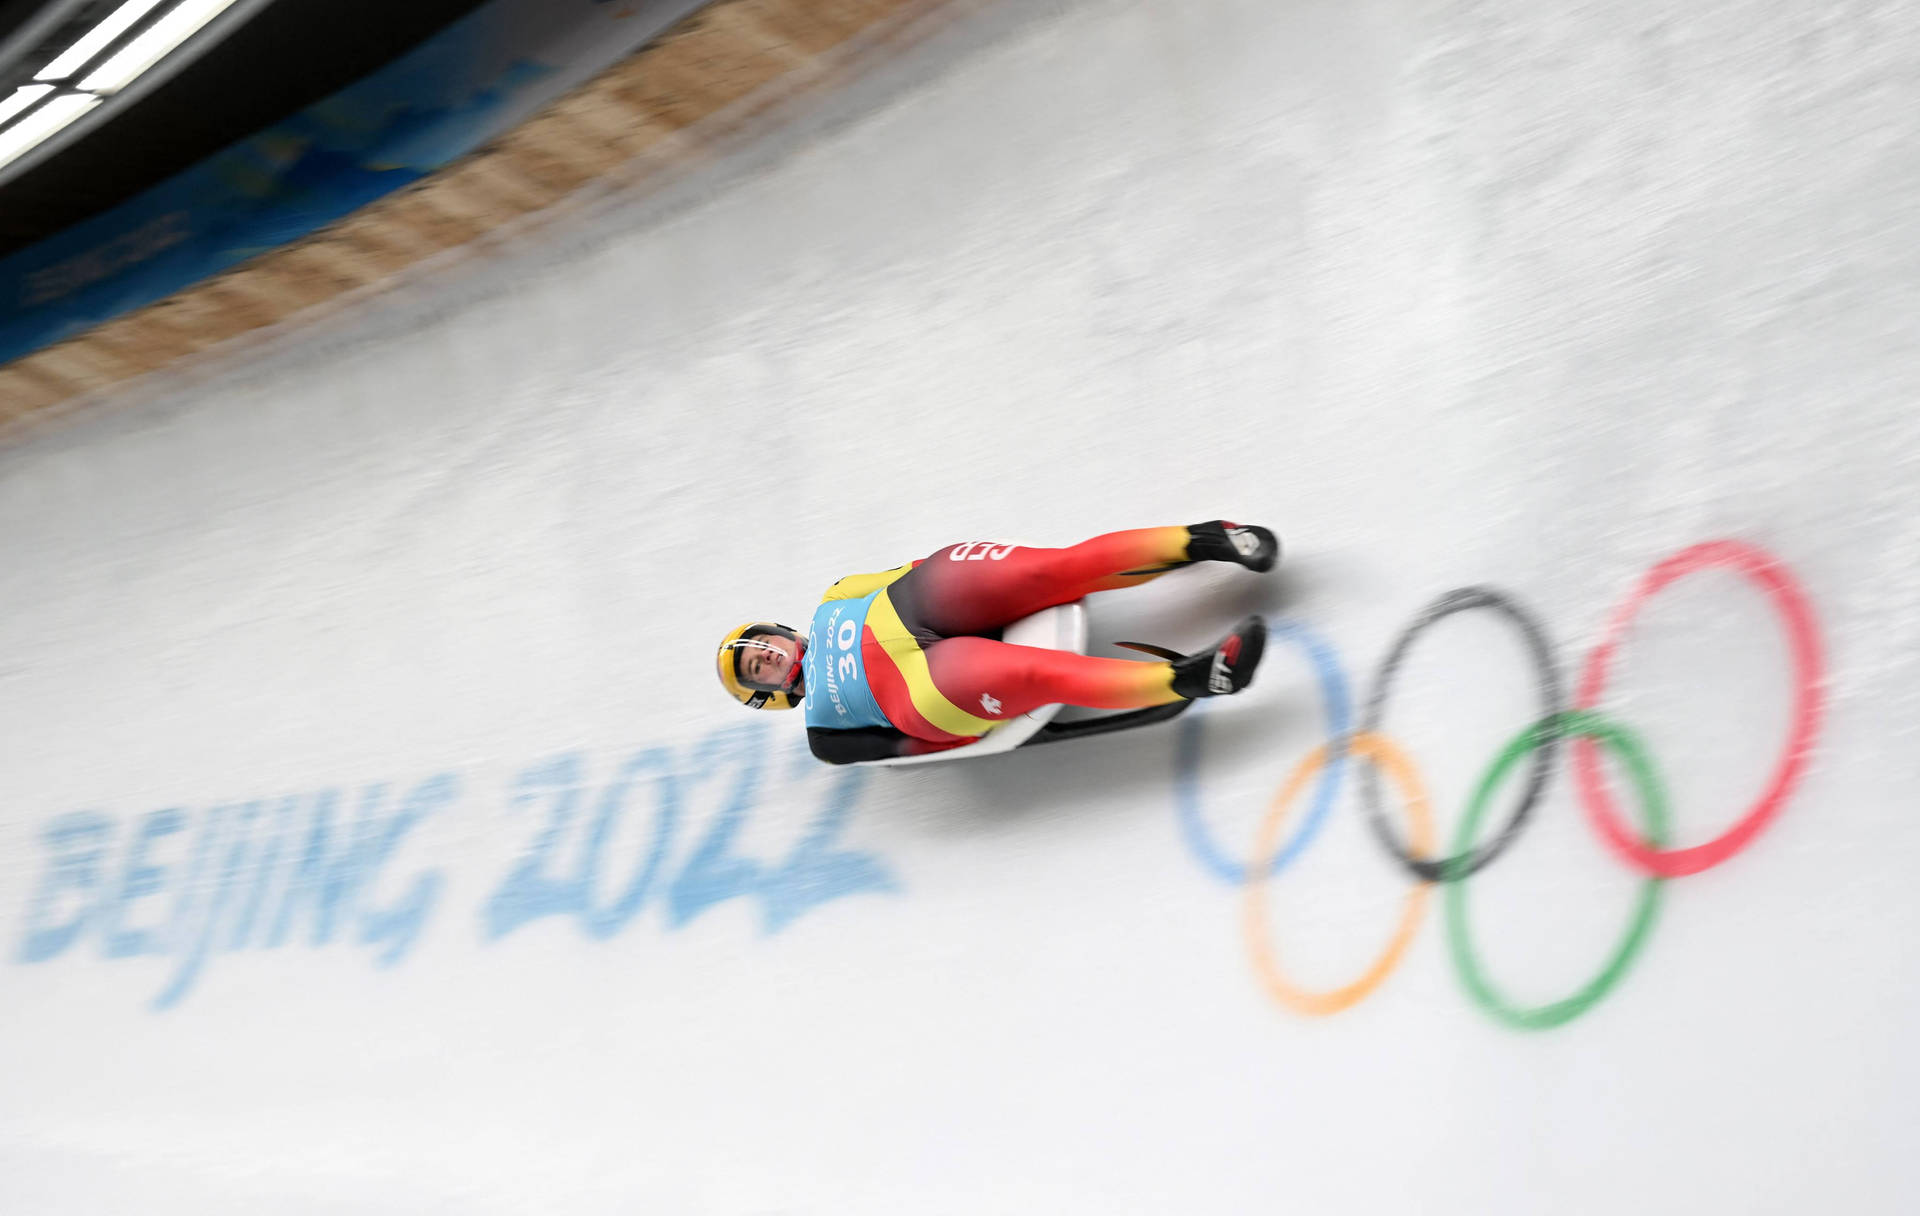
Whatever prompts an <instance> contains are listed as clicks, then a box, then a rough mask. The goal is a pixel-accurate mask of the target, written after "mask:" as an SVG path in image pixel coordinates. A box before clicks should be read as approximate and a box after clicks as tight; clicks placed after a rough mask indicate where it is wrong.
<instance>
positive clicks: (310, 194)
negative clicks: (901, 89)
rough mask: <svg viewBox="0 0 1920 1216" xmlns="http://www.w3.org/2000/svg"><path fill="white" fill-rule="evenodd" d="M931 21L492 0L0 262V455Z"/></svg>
mask: <svg viewBox="0 0 1920 1216" xmlns="http://www.w3.org/2000/svg"><path fill="white" fill-rule="evenodd" d="M943 7H947V5H945V4H943V2H942V0H852V2H850V3H839V4H833V5H827V6H820V5H808V4H800V3H796V2H793V0H720V2H719V3H713V4H702V3H700V0H644V2H642V3H638V4H626V5H611V4H608V3H606V2H605V0H572V2H571V3H569V4H568V5H566V6H565V7H564V8H556V7H555V6H552V5H541V4H537V3H532V2H531V0H496V2H495V3H494V4H491V5H488V6H485V7H483V8H481V9H479V10H477V11H476V12H475V13H473V14H471V15H470V16H468V17H466V18H464V19H462V20H461V21H459V22H457V23H455V25H454V26H452V27H450V28H449V29H448V30H447V31H445V32H443V33H442V34H440V35H439V36H437V37H436V38H434V39H432V40H431V41H429V42H428V43H427V44H425V45H423V46H422V47H420V48H418V49H417V50H416V51H414V52H413V53H411V54H409V55H407V56H405V57H403V58H402V59H401V60H400V61H398V62H396V63H394V64H392V65H390V66H389V67H388V68H386V69H384V70H382V71H381V72H378V73H376V74H374V75H373V76H370V77H368V78H367V79H365V80H362V81H360V82H358V83H356V84H354V85H352V86H350V87H349V88H347V89H345V90H342V91H341V92H340V93H338V94H336V95H334V96H333V97H330V98H328V99H327V100H325V101H323V102H321V103H319V104H317V105H315V106H313V107H311V108H310V109H309V110H307V111H305V112H303V113H302V114H300V115H296V116H295V117H294V118H292V119H289V120H287V121H286V122H283V123H280V124H277V125H276V126H274V127H271V128H269V129H267V130H266V131H263V132H261V133H259V134H258V135H256V136H253V137H252V138H250V139H247V140H245V141H242V142H241V143H239V144H237V145H235V146H234V147H232V148H229V149H227V150H226V151H225V152H222V153H221V154H219V155H217V156H215V157H212V158H210V159H209V160H208V161H206V162H204V163H203V164H201V165H198V166H196V167H194V168H192V169H190V170H188V171H186V172H184V173H181V174H179V175H177V176H176V177H174V178H172V179H170V180H169V181H167V182H166V183H163V184H162V185H160V186H157V187H155V188H154V189H152V190H150V191H148V192H146V193H145V194H143V195H141V196H140V197H138V198H136V199H134V200H131V201H129V202H128V203H126V204H124V205H123V206H121V207H118V208H115V209H114V210H113V211H111V212H108V213H106V214H104V215H101V216H99V217H96V218H95V219H93V220H89V221H87V222H86V223H84V224H81V225H79V226H78V227H76V228H75V229H74V230H72V231H71V232H68V233H64V234H62V235H61V236H59V237H57V238H54V239H52V240H49V241H45V242H42V243H41V244H40V245H37V246H35V247H33V248H32V249H28V250H25V251H22V252H21V253H19V254H16V255H14V256H13V257H11V258H8V259H6V260H4V261H0V299H3V300H4V303H3V304H0V360H10V361H11V362H9V363H8V364H7V365H6V366H4V367H0V435H8V434H11V435H14V436H17V435H18V434H19V433H21V431H22V430H23V429H26V428H29V427H32V426H35V425H38V424H44V423H47V422H49V421H51V420H53V419H55V418H56V417H57V416H58V415H61V414H65V413H70V412H71V411H72V410H73V409H75V408H77V407H79V406H83V405H85V404H87V403H88V401H89V400H90V399H91V398H92V397H94V396H97V395H98V394H100V393H101V392H102V391H104V390H105V389H107V388H110V387H111V386H113V385H116V384H119V383H123V382H125V381H127V380H129V379H133V378H137V377H139V376H142V375H145V374H147V373H150V372H153V371H155V370H157V369H161V368H168V367H174V366H178V365H180V364H182V363H183V361H185V360H187V359H189V358H190V357H191V356H193V355H195V354H197V353H199V352H204V351H209V350H214V349H218V348H221V347H223V346H231V345H232V344H233V342H234V340H235V339H238V338H244V337H258V336H260V335H261V333H262V331H264V330H266V329H268V328H269V327H272V326H275V325H276V324H280V323H285V322H288V321H290V320H297V319H308V320H310V319H312V318H313V317H314V316H315V315H316V314H317V312H318V311H319V310H321V309H323V308H325V307H327V306H330V305H331V306H339V305H341V304H346V303H349V302H350V301H351V300H352V299H354V298H358V297H362V296H364V295H366V294H368V293H369V292H372V291H377V290H381V289H384V288H387V287H390V286H391V285H392V283H393V282H394V280H395V279H396V278H400V277H404V275H405V274H406V273H407V272H408V271H409V270H410V269H411V268H413V267H415V266H417V265H418V264H420V263H421V262H423V261H426V260H429V259H433V260H444V259H445V257H446V255H447V254H449V253H450V252H452V251H456V250H459V249H461V248H463V247H468V246H471V245H472V244H473V243H475V242H480V241H483V240H485V239H487V238H490V237H493V236H496V235H497V234H499V233H501V232H503V231H505V230H506V229H508V228H509V226H516V227H524V226H525V225H526V223H527V222H528V220H529V218H530V217H533V216H536V215H539V214H542V213H546V212H549V211H551V209H552V208H553V207H555V205H556V204H560V203H563V202H567V201H570V200H572V199H573V198H574V196H575V195H576V194H577V193H578V192H579V191H580V189H581V188H582V187H583V186H586V185H589V184H593V183H596V182H597V183H601V184H602V185H603V186H605V185H611V184H613V183H615V182H616V181H617V182H619V183H620V184H621V185H623V186H625V187H627V188H631V187H632V186H633V184H634V179H636V178H641V177H646V178H651V179H653V180H656V181H658V180H672V178H673V177H674V176H675V175H676V174H678V173H681V172H684V171H685V170H686V168H687V167H688V165H689V164H690V163H692V162H695V161H697V160H698V159H699V158H700V157H703V156H708V155H712V154H713V153H714V152H715V151H716V149H717V146H718V145H719V144H720V143H721V142H722V141H723V140H725V139H727V138H729V137H734V136H737V135H738V134H739V133H740V131H741V129H742V128H743V126H744V125H745V124H747V123H748V122H749V121H750V120H753V119H755V118H759V117H762V116H764V115H765V114H766V113H767V112H768V111H769V110H771V109H773V108H774V107H776V106H778V105H780V104H781V103H783V102H791V101H792V99H793V98H794V97H795V96H796V95H798V94H804V93H806V92H808V91H817V90H819V89H820V88H822V87H824V86H826V85H830V84H832V83H833V82H834V81H836V80H838V79H841V78H844V77H846V76H847V75H848V74H849V73H852V72H856V71H858V70H859V68H860V66H861V65H862V64H863V63H866V62H869V61H872V60H873V59H875V58H876V57H884V55H885V54H886V53H887V51H888V49H889V48H893V47H897V46H899V45H903V44H904V43H906V42H908V41H911V39H912V38H913V37H916V36H920V35H921V34H923V33H924V31H925V29H926V28H929V26H930V22H929V21H928V16H929V14H931V13H937V12H938V11H939V10H941V9H942V8H943ZM696 8H698V9H701V10H702V11H700V12H698V13H696V14H694V15H693V16H691V17H689V16H687V14H688V13H690V12H692V10H694V9H696ZM681 18H685V19H684V20H681ZM668 27H671V28H668ZM663 29H664V30H665V33H661V31H662V30H663ZM655 35H659V36H658V37H655ZM643 42H645V43H648V45H647V46H646V48H645V49H644V50H642V51H640V52H639V53H637V54H634V55H632V56H631V57H630V58H627V59H626V60H625V61H624V62H622V63H620V64H619V65H618V66H617V67H615V68H613V69H612V70H610V71H607V72H606V73H604V74H602V75H600V76H599V77H597V78H596V79H594V80H593V81H592V82H591V83H590V84H588V85H587V86H585V87H582V88H580V89H577V90H574V91H572V92H570V93H566V96H564V97H563V98H562V99H561V100H560V101H558V102H557V103H555V104H554V105H552V106H550V107H547V108H546V109H545V110H543V111H542V112H541V113H540V114H538V115H537V116H536V117H534V118H533V119H531V120H530V121H526V122H520V120H521V119H522V118H525V117H526V115H527V114H528V113H529V112H530V111H532V110H534V109H537V108H539V107H540V106H541V105H542V104H543V103H545V102H547V101H549V100H551V99H552V98H554V97H555V96H557V95H559V94H561V93H564V92H566V90H568V89H570V88H571V87H572V86H573V85H575V84H577V83H578V82H579V81H580V80H581V79H582V78H584V77H586V76H589V75H592V74H593V73H594V72H597V71H598V70H599V69H600V68H602V67H604V66H605V65H606V64H607V63H608V62H610V61H612V60H614V59H618V58H620V57H621V56H622V55H625V54H626V52H628V51H630V50H632V49H633V48H634V47H635V46H636V45H639V44H641V43H643ZM516 123H517V124H518V125H517V126H516V125H515V124H516ZM508 128H512V130H511V133H510V134H508V135H506V136H505V137H504V138H501V139H498V140H495V141H494V142H492V143H490V144H488V145H487V146H485V147H484V148H482V149H481V150H480V151H479V152H478V153H475V154H473V155H465V154H466V153H469V152H471V151H472V150H473V149H474V147H475V146H476V145H477V144H480V143H481V142H482V141H484V140H487V139H489V138H490V137H492V136H494V135H496V134H498V133H499V132H501V131H502V130H506V129H508ZM456 158H459V159H458V160H457V163H456V164H455V166H454V167H453V168H451V169H447V168H445V166H447V165H448V164H449V162H454V161H456ZM422 179H424V180H422ZM416 181H420V182H421V184H420V185H417V186H414V187H412V188H410V189H409V188H407V186H408V183H412V182H416ZM396 191H398V192H399V193H398V194H397V195H396V196H395V197H393V198H392V199H390V200H389V201H387V202H384V203H378V204H375V205H372V206H368V204H369V203H372V201H373V200H375V199H379V198H381V197H382V196H386V195H390V194H394V193H395V192H396ZM353 213H357V214H353ZM350 214H351V218H349V219H347V220H346V221H345V222H342V223H337V224H332V227H329V228H326V230H325V231H324V232H323V233H322V234H321V235H320V236H318V237H315V238H313V239H305V240H303V239H301V238H305V237H306V236H307V234H309V233H311V232H313V231H314V230H315V229H320V228H322V227H323V226H325V225H328V224H330V223H332V222H333V221H335V220H338V219H340V217H341V216H345V215H350ZM279 247H286V248H284V249H283V250H282V251H281V252H277V253H276V252H272V251H273V250H275V249H276V248H279ZM236 263H244V265H242V266H241V267H240V269H238V270H236V271H233V272H232V273H228V274H224V275H218V277H216V278H214V279H213V281H212V282H210V283H207V284H206V285H204V286H201V287H191V286H189V285H190V284H193V283H195V282H197V281H199V280H202V279H206V278H208V277H209V276H215V275H217V274H218V272H219V271H222V270H225V269H226V268H227V267H230V266H234V265H235V264H236ZM182 288H185V290H180V289H182ZM175 292H177V293H178V294H170V293H175ZM161 296H168V298H166V299H159V297H161ZM156 300H158V302H157V303H156V302H154V301H156ZM142 306H146V307H142ZM127 314H131V315H127ZM116 317H118V318H123V319H120V320H112V319H111V318H116ZM77 333H84V336H83V337H79V338H76V339H72V340H69V341H65V342H59V343H57V344H56V345H53V346H52V347H51V348H50V349H45V350H41V351H40V353H38V354H31V355H29V354H26V352H30V351H33V350H35V349H36V348H41V347H45V346H47V344H48V343H53V342H56V340H57V339H60V338H62V337H66V336H68V335H72V334H77ZM23 355H25V356H26V357H24V358H23V357H21V356H23Z"/></svg>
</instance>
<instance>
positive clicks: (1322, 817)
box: [1173, 621, 1353, 886]
mask: <svg viewBox="0 0 1920 1216" xmlns="http://www.w3.org/2000/svg"><path fill="white" fill-rule="evenodd" d="M1271 630H1272V632H1271V636H1272V637H1276V638H1285V639H1286V640H1287V641H1290V642H1292V643H1294V644H1295V645H1296V646H1298V647H1300V649H1301V650H1302V651H1304V652H1305V653H1306V656H1307V659H1308V660H1309V661H1310V662H1311V663H1312V664H1313V671H1314V675H1315V676H1316V677H1317V678H1318V679H1319V681H1320V701H1321V704H1322V705H1324V706H1325V707H1326V711H1327V726H1328V731H1327V733H1328V735H1329V742H1328V744H1327V748H1328V755H1327V764H1326V767H1325V768H1324V769H1322V770H1321V772H1320V784H1319V787H1318V789H1317V791H1316V792H1315V794H1314V797H1313V806H1312V808H1311V809H1310V810H1309V811H1308V812H1307V817H1306V818H1305V819H1304V820H1302V821H1301V824H1300V826H1299V827H1298V828H1296V829H1294V833H1293V837H1292V839H1290V840H1288V841H1287V843H1286V845H1285V846H1284V847H1282V848H1281V849H1280V851H1279V852H1277V853H1275V854H1274V855H1273V864H1272V865H1270V866H1268V867H1267V874H1268V876H1269V877H1271V876H1272V875H1275V874H1278V873H1279V872H1280V871H1282V870H1284V869H1286V868H1287V866H1288V865H1289V864H1291V863H1292V861H1293V859H1294V858H1295V857H1297V856H1299V854H1300V853H1301V852H1303V851H1304V850H1305V849H1306V847H1307V846H1308V845H1310V844H1312V843H1313V838H1314V837H1315V836H1317V835H1319V834H1320V828H1321V826H1322V825H1323V824H1325V823H1326V821H1327V816H1328V815H1330V814H1332V812H1333V804H1334V800H1335V799H1337V798H1338V797H1339V796H1340V782H1341V781H1342V780H1343V779H1344V777H1345V774H1346V771H1347V739H1348V737H1349V736H1350V735H1352V733H1353V706H1352V702H1351V698H1350V697H1349V696H1348V691H1347V677H1346V675H1345V674H1344V673H1343V672H1342V670H1341V667H1340V660H1339V657H1338V656H1337V655H1335V654H1334V652H1333V647H1331V646H1329V645H1328V644H1327V643H1326V641H1325V640H1324V639H1322V638H1321V637H1320V636H1319V635H1318V634H1316V633H1314V632H1313V631H1312V630H1310V629H1308V628H1307V627H1306V626H1304V625H1301V624H1298V623H1297V622H1294V621H1275V622H1273V624H1272V626H1271ZM1195 708H1196V709H1200V708H1204V706H1195ZM1202 727H1203V723H1202V722H1201V720H1200V715H1199V714H1192V713H1190V714H1188V715H1187V716H1186V718H1185V719H1184V720H1183V721H1182V722H1181V723H1180V734H1179V743H1178V745H1177V748H1176V750H1175V754H1174V776H1173V797H1174V803H1175V805H1176V806H1178V807H1179V810H1180V830H1181V832H1182V833H1184V834H1185V835H1186V838H1187V846H1188V847H1189V848H1190V849H1192V850H1193V852H1194V855H1195V856H1197V857H1199V858H1200V860H1201V861H1202V862H1204V863H1206V866H1207V868H1208V869H1210V870H1212V871H1213V872H1214V874H1215V875H1216V876H1218V877H1219V878H1220V879H1221V880H1222V881H1224V882H1228V883H1232V884H1234V885H1236V886H1238V885H1239V884H1241V883H1244V882H1246V881H1247V877H1248V876H1247V869H1248V867H1247V866H1246V865H1244V864H1243V863H1241V862H1237V861H1235V860H1233V858H1231V857H1229V856H1228V855H1227V854H1226V852H1225V851H1223V850H1222V849H1221V848H1220V847H1219V846H1218V845H1216V844H1215V843H1214V839H1213V835H1212V833H1210V832H1209V831H1208V830H1207V823H1206V816H1205V814H1204V813H1203V811H1202V809H1201V806H1200V758H1201V755H1200V741H1201V734H1202Z"/></svg>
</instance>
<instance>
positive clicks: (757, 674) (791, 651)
mask: <svg viewBox="0 0 1920 1216" xmlns="http://www.w3.org/2000/svg"><path fill="white" fill-rule="evenodd" d="M799 658H800V643H799V642H798V641H797V640H795V639H793V638H786V637H781V636H780V635H779V634H777V633H763V634H761V635H760V636H758V637H755V638H752V639H750V640H749V641H748V644H747V645H745V646H743V647H741V649H740V676H741V678H742V679H744V680H746V681H747V682H748V683H749V684H750V685H753V686H755V687H760V688H779V687H780V686H781V685H783V684H785V683H786V682H787V674H788V673H789V672H791V671H792V670H793V665H794V663H796V662H797V661H799Z"/></svg>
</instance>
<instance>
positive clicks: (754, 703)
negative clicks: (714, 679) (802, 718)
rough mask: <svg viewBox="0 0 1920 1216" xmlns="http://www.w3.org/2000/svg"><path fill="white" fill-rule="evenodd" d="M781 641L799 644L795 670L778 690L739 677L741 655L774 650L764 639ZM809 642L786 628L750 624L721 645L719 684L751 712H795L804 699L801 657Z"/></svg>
mask: <svg viewBox="0 0 1920 1216" xmlns="http://www.w3.org/2000/svg"><path fill="white" fill-rule="evenodd" d="M768 636H773V637H782V638H787V639H790V640H792V641H794V642H798V643H799V649H798V650H797V651H796V652H795V656H794V660H793V666H792V667H789V668H788V669H787V678H786V679H785V680H783V681H782V682H781V683H780V684H779V686H778V687H772V686H769V685H765V684H759V683H756V682H754V681H752V680H749V679H747V678H746V677H745V676H743V675H741V674H740V658H741V655H742V654H743V653H744V652H746V651H749V650H752V649H754V648H755V647H761V648H766V649H771V647H768V646H767V644H766V643H765V642H762V641H760V639H761V638H763V637H768ZM806 648H807V643H806V639H804V638H802V637H801V636H800V635H799V634H797V633H795V632H794V631H793V630H791V629H789V628H787V627H786V626H785V625H776V624H774V623H773V622H772V621H749V622H748V623H747V624H745V625H742V626H740V628H738V629H736V630H734V631H733V632H732V633H729V634H728V635H727V636H726V638H725V639H724V640H723V641H721V643H720V654H719V658H718V664H719V669H720V683H721V685H722V687H724V688H725V689H726V690H727V691H728V692H729V693H731V694H732V695H733V699H734V700H736V701H738V702H740V704H742V705H744V706H746V707H747V708H748V709H792V708H793V707H794V706H796V705H798V704H800V698H801V697H802V696H804V695H805V694H804V692H803V691H802V689H803V688H804V685H803V683H802V681H801V679H800V659H799V655H800V654H803V653H805V652H806Z"/></svg>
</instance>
